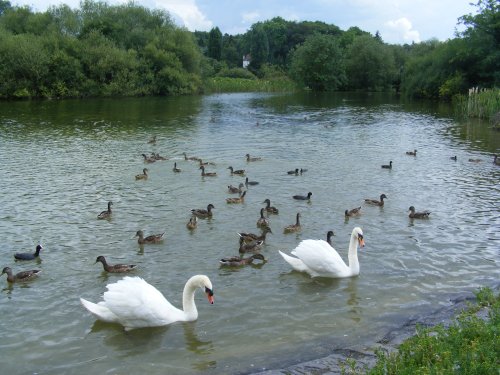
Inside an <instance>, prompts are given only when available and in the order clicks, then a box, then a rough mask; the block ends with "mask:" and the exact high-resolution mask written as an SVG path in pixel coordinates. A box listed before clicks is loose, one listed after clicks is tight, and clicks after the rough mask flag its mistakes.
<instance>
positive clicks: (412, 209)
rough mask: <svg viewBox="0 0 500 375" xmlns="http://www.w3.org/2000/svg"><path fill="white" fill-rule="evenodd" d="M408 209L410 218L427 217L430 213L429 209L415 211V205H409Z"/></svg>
mask: <svg viewBox="0 0 500 375" xmlns="http://www.w3.org/2000/svg"><path fill="white" fill-rule="evenodd" d="M408 211H410V214H409V215H408V217H409V218H410V219H427V218H428V217H429V215H430V214H431V212H430V211H422V212H416V211H415V207H413V206H410V208H409V209H408Z"/></svg>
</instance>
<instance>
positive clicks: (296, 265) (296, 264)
mask: <svg viewBox="0 0 500 375" xmlns="http://www.w3.org/2000/svg"><path fill="white" fill-rule="evenodd" d="M278 251H279V253H280V254H281V256H282V257H283V259H285V261H286V262H287V263H288V264H289V265H291V266H292V268H293V269H294V270H295V271H299V272H307V273H311V270H310V269H309V268H308V267H307V266H306V265H305V264H304V262H302V261H301V260H300V259H299V258H295V257H291V256H290V255H287V254H285V253H283V252H281V251H280V250H278Z"/></svg>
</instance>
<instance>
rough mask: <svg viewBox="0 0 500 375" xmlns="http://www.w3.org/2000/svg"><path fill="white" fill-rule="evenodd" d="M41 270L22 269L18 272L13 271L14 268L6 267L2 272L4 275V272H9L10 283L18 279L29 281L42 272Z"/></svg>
mask: <svg viewBox="0 0 500 375" xmlns="http://www.w3.org/2000/svg"><path fill="white" fill-rule="evenodd" d="M40 272H42V271H40V270H29V271H21V272H18V273H16V274H13V273H12V270H11V269H10V267H5V268H4V269H3V270H2V273H1V274H0V276H1V275H3V274H4V273H6V274H7V281H8V282H9V283H15V282H16V281H29V280H31V279H34V278H35V277H37V276H38V275H39V274H40Z"/></svg>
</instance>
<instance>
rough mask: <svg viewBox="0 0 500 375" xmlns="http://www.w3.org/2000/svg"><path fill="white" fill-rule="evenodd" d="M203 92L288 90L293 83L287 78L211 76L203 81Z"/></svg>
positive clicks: (292, 86)
mask: <svg viewBox="0 0 500 375" xmlns="http://www.w3.org/2000/svg"><path fill="white" fill-rule="evenodd" d="M204 88H205V92H207V93H211V92H290V91H294V90H295V89H296V87H295V84H294V83H293V82H292V81H291V80H287V79H273V80H269V79H246V78H230V77H213V78H209V79H208V80H206V81H205V84H204Z"/></svg>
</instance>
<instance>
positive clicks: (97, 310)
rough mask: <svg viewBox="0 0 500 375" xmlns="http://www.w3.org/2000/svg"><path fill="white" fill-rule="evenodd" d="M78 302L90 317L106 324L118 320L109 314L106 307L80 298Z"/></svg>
mask: <svg viewBox="0 0 500 375" xmlns="http://www.w3.org/2000/svg"><path fill="white" fill-rule="evenodd" d="M80 302H81V303H82V305H83V307H85V308H86V309H87V310H88V311H89V312H90V313H91V314H92V315H94V316H95V317H96V318H97V319H99V320H102V321H104V322H108V323H114V322H116V321H117V320H118V318H117V316H116V315H115V314H113V313H112V312H111V310H110V309H108V308H107V307H106V306H103V305H99V304H96V303H93V302H90V301H87V300H86V299H83V298H80Z"/></svg>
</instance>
